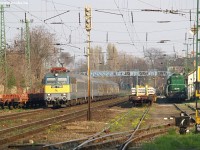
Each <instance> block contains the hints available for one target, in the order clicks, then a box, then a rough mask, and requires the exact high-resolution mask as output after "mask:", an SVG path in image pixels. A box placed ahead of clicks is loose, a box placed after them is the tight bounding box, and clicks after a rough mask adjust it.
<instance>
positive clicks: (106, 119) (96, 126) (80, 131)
mask: <svg viewBox="0 0 200 150" xmlns="http://www.w3.org/2000/svg"><path fill="white" fill-rule="evenodd" d="M143 109H144V108H142V107H139V108H136V107H132V104H131V103H129V102H127V103H125V104H122V105H119V106H114V107H111V108H107V109H98V110H96V111H93V112H92V113H91V116H92V120H91V121H87V116H86V117H85V118H81V119H80V120H78V121H76V122H72V123H66V124H62V125H56V126H55V125H54V126H51V127H50V128H49V129H48V130H45V131H44V132H42V133H39V134H37V135H32V136H30V137H29V138H28V139H26V140H21V141H20V143H21V142H22V143H26V142H30V141H31V142H34V143H46V144H47V143H48V144H50V143H58V142H65V141H69V140H73V139H80V138H84V137H88V136H89V135H93V134H95V133H97V132H99V131H102V130H103V129H105V128H106V127H108V126H109V124H110V122H111V121H113V120H115V119H116V117H117V116H120V115H122V114H124V113H126V112H128V111H130V110H131V111H133V112H134V111H135V112H136V113H141V114H142V111H143ZM175 115H178V111H177V110H176V109H175V108H174V106H173V105H170V104H166V105H165V104H156V103H155V104H153V105H152V107H151V109H150V112H149V115H148V116H147V118H146V119H145V121H144V123H143V124H142V126H141V128H146V127H150V126H157V125H161V124H171V123H174V119H170V117H171V116H175ZM129 120H130V121H129V122H131V121H133V120H132V118H131V117H130V118H129ZM131 129H133V128H132V126H130V125H129V126H127V127H126V128H124V127H123V130H131Z"/></svg>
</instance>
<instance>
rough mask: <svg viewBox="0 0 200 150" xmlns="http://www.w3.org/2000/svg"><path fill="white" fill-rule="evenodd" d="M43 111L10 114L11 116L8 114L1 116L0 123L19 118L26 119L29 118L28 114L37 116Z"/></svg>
mask: <svg viewBox="0 0 200 150" xmlns="http://www.w3.org/2000/svg"><path fill="white" fill-rule="evenodd" d="M43 111H44V109H42V108H41V109H36V110H29V111H25V112H20V113H12V114H8V115H1V116H0V122H1V121H5V120H13V119H17V118H19V117H26V116H29V115H30V114H31V115H32V114H37V113H40V112H43Z"/></svg>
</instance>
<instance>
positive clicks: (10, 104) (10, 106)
mask: <svg viewBox="0 0 200 150" xmlns="http://www.w3.org/2000/svg"><path fill="white" fill-rule="evenodd" d="M8 108H9V109H10V110H12V109H13V102H9V104H8Z"/></svg>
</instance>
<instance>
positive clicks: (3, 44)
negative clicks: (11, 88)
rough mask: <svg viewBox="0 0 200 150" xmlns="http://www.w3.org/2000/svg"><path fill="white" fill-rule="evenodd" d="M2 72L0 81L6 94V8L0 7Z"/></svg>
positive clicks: (0, 58)
mask: <svg viewBox="0 0 200 150" xmlns="http://www.w3.org/2000/svg"><path fill="white" fill-rule="evenodd" d="M0 11H1V12H0V19H1V20H0V21H1V22H0V29H1V31H0V68H1V69H0V72H1V73H2V74H3V76H2V77H3V79H2V80H0V81H1V83H2V84H4V93H5V92H6V91H7V83H8V79H7V61H6V34H5V19H4V6H3V5H0Z"/></svg>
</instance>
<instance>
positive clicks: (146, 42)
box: [0, 0, 197, 59]
mask: <svg viewBox="0 0 200 150" xmlns="http://www.w3.org/2000/svg"><path fill="white" fill-rule="evenodd" d="M0 3H1V4H3V5H4V6H5V5H6V4H10V7H8V8H5V13H4V15H5V24H6V40H7V43H13V41H14V38H15V37H16V36H17V35H20V32H21V31H20V30H19V29H20V28H21V27H25V24H24V23H22V22H21V20H24V18H25V12H26V14H27V19H29V20H31V24H30V28H34V27H35V26H44V27H45V28H46V29H47V30H48V31H49V32H51V33H53V34H55V37H56V39H55V43H61V44H64V45H62V46H58V48H62V49H64V51H65V52H69V53H70V54H71V55H75V56H76V58H77V59H78V58H79V57H80V58H81V57H83V56H84V51H85V47H86V46H87V44H86V40H87V32H86V30H85V16H84V8H85V6H90V7H91V8H92V29H91V46H92V47H95V46H100V47H102V50H103V51H104V52H106V47H107V44H108V43H113V44H115V46H116V48H117V49H118V51H119V52H124V53H126V54H127V55H133V56H136V57H144V52H143V50H146V49H150V48H156V49H160V50H161V51H163V53H164V54H167V55H177V56H180V57H184V56H185V55H186V54H185V51H186V49H187V46H186V45H185V44H184V43H188V44H189V45H188V53H191V51H192V40H191V39H189V38H191V37H192V34H191V33H190V32H189V30H190V29H191V27H192V26H193V25H194V23H195V21H196V3H197V2H196V0H0ZM150 10H151V11H150ZM152 10H154V11H152ZM170 11H171V12H176V13H170ZM190 11H191V15H190ZM79 14H80V19H79ZM79 20H80V22H79ZM55 23H56V24H55ZM162 40H164V41H165V42H164V43H159V42H160V41H162Z"/></svg>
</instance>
